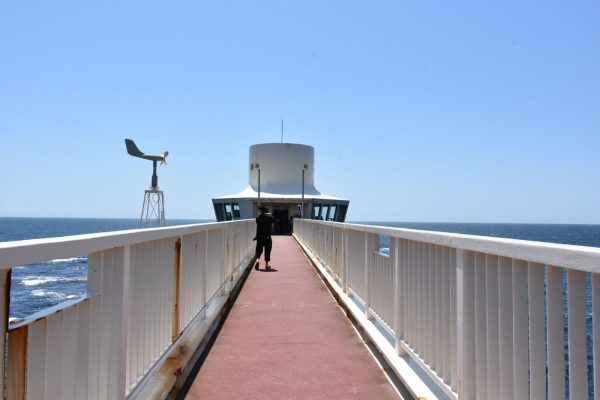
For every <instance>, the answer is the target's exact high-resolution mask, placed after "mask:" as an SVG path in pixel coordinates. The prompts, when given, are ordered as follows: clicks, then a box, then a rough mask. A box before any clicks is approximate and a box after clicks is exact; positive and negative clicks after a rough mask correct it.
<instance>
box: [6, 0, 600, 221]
mask: <svg viewBox="0 0 600 400" xmlns="http://www.w3.org/2000/svg"><path fill="white" fill-rule="evenodd" d="M202 3H204V4H202ZM598 21H600V2H598V1H597V0H594V1H572V2H566V1H501V2H493V3H492V2H480V1H472V2H448V1H377V2H365V1H302V2H300V1H298V2H282V1H262V2H247V1H239V2H232V1H218V2H198V1H189V2H178V1H172V2H150V1H147V0H145V1H128V2H105V1H96V2H81V1H72V2H66V1H51V2H44V1H38V2H29V1H1V2H0V139H1V141H0V146H1V147H0V149H1V152H2V156H1V157H0V171H1V172H0V178H1V180H2V191H1V195H0V216H56V217H132V218H136V217H138V215H139V212H140V208H141V202H142V197H143V190H144V189H145V188H146V187H147V186H148V185H149V183H150V173H151V171H150V170H151V167H150V163H147V162H143V161H141V160H137V159H134V158H131V157H129V156H127V154H126V152H125V146H124V143H123V139H124V138H132V139H134V140H136V142H137V143H138V144H139V145H140V147H141V148H142V150H143V151H146V152H160V151H162V150H165V149H168V150H169V151H170V153H171V155H170V156H169V159H168V166H167V167H161V168H160V172H159V180H160V182H159V183H160V186H161V188H162V189H164V190H165V193H166V213H167V217H168V218H213V217H214V216H213V210H212V204H211V198H212V197H213V196H221V195H226V194H229V193H233V192H237V191H239V190H241V189H243V188H244V187H245V185H246V184H247V179H248V178H247V171H246V166H247V159H248V147H249V146H250V145H252V144H255V143H264V142H278V141H279V140H280V121H281V118H283V119H284V120H285V136H284V141H286V142H293V143H304V144H309V145H312V146H314V147H315V152H316V156H315V158H316V159H315V162H316V167H315V182H316V186H317V188H318V189H319V190H321V191H322V192H324V193H327V194H331V195H336V196H339V197H344V198H348V199H350V200H351V203H350V210H349V214H348V219H349V220H375V221H377V220H382V221H383V220H385V221H453V222H461V221H464V222H556V223H571V222H572V223H600V23H599V22H598Z"/></svg>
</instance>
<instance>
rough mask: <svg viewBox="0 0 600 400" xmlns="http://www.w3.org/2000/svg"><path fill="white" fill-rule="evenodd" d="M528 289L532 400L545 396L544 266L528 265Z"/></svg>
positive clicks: (530, 388)
mask: <svg viewBox="0 0 600 400" xmlns="http://www.w3.org/2000/svg"><path fill="white" fill-rule="evenodd" d="M528 272H529V274H528V282H527V283H528V284H527V287H528V289H529V355H530V360H529V393H530V396H531V398H532V399H543V398H544V397H545V396H546V354H545V343H544V342H545V338H546V335H545V332H544V265H543V264H538V263H531V262H530V263H528Z"/></svg>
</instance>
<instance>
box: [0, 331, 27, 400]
mask: <svg viewBox="0 0 600 400" xmlns="http://www.w3.org/2000/svg"><path fill="white" fill-rule="evenodd" d="M28 328H29V325H24V326H22V327H20V328H17V329H16V330H12V331H10V332H8V371H7V374H6V375H7V376H6V385H7V389H6V398H7V399H8V400H21V399H25V398H27V396H26V393H25V391H26V381H27V336H28V331H29V329H28ZM2 380H3V381H4V377H2Z"/></svg>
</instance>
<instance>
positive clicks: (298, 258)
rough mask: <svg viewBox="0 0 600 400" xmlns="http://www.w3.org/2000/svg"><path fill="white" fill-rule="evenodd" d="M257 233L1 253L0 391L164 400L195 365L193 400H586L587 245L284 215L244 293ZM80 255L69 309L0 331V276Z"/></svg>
mask: <svg viewBox="0 0 600 400" xmlns="http://www.w3.org/2000/svg"><path fill="white" fill-rule="evenodd" d="M255 229H256V224H255V222H254V220H251V219H249V220H241V221H230V222H220V223H210V224H197V225H186V226H175V227H164V228H155V229H137V230H130V231H119V232H107V233H98V234H88V235H78V236H69V237H61V238H48V239H35V240H25V241H16V242H4V243H0V272H1V274H0V278H1V282H0V283H1V285H0V298H2V299H3V307H2V311H3V313H2V314H1V315H0V329H2V331H3V332H4V335H0V338H1V342H0V346H1V347H2V348H6V354H5V357H4V360H5V362H3V363H0V367H1V368H2V371H0V373H2V374H4V373H5V375H6V379H5V381H0V382H1V383H2V384H4V385H5V386H4V387H3V388H0V389H1V390H3V391H4V393H6V397H7V398H9V399H23V398H28V399H99V400H103V399H155V398H156V399H163V398H167V397H170V398H175V397H176V396H177V395H178V393H179V394H182V393H183V392H181V391H180V392H177V390H178V388H181V387H184V386H182V383H181V381H182V379H184V378H185V377H186V376H190V377H191V376H193V375H194V369H195V366H198V365H199V363H198V360H200V361H202V360H204V362H203V363H202V365H201V368H200V370H199V373H198V374H197V375H196V378H195V382H193V384H191V387H190V390H189V392H188V395H189V398H190V399H193V398H200V397H201V398H228V397H229V398H237V397H245V398H258V397H260V398H269V397H270V398H338V397H339V398H344V397H348V398H353V397H355V398H359V397H360V398H389V397H388V396H392V397H393V396H395V395H396V393H395V392H394V387H398V388H400V389H399V390H400V391H401V393H402V394H403V395H405V396H404V397H405V398H411V397H412V398H424V399H436V398H439V399H443V398H449V399H469V400H470V399H509V398H510V399H528V398H532V399H533V398H535V399H537V398H548V399H549V400H559V399H564V398H570V399H583V398H588V396H589V395H590V394H595V393H594V392H595V390H594V389H595V388H596V387H598V384H599V383H598V382H600V346H598V344H599V343H600V323H599V322H598V321H600V318H595V317H596V316H597V315H598V312H599V310H600V249H598V248H595V247H584V246H571V245H561V244H554V243H541V242H532V241H524V240H512V239H502V238H493V237H482V236H472V235H461V234H453V233H444V232H430V231H422V230H411V229H400V228H386V227H377V226H366V225H356V224H345V223H338V222H326V221H316V220H307V219H297V220H295V221H294V234H293V236H292V237H289V236H288V237H276V238H275V244H274V250H273V257H272V258H273V261H272V266H273V267H274V269H276V270H277V271H273V272H265V271H264V264H262V266H261V271H254V270H252V271H251V272H250V274H249V277H248V278H247V280H246V281H245V284H244V285H242V284H243V283H244V279H245V276H246V275H247V272H248V270H249V269H250V268H252V267H253V262H254V242H253V241H252V237H253V236H254V232H255ZM383 242H385V243H387V245H386V248H385V249H382V248H381V243H383ZM384 250H385V251H384ZM85 255H87V259H88V277H87V292H86V293H85V294H84V295H83V296H81V297H79V298H74V299H70V300H68V301H65V302H63V303H60V304H58V305H56V306H54V307H52V308H49V309H44V310H40V311H39V312H38V313H36V314H34V315H30V316H28V317H26V318H23V319H20V320H16V321H12V322H11V323H8V315H7V311H8V308H9V291H10V285H9V283H10V275H11V270H12V269H13V268H16V267H19V268H25V269H27V268H28V264H31V263H37V262H43V261H50V260H55V259H61V258H67V257H73V256H85ZM219 328H220V332H219ZM355 328H356V331H358V333H359V334H357V332H356V331H355V330H354V329H355ZM216 333H219V334H218V335H216V336H215V334H216ZM215 337H216V339H214V343H213V345H212V347H211V346H210V343H211V342H212V341H213V338H215ZM365 343H366V344H368V347H369V349H370V350H373V351H372V353H373V354H374V355H376V356H377V357H378V361H379V364H380V365H381V366H379V365H378V363H377V362H376V361H375V359H373V358H372V357H371V356H370V355H369V351H368V350H367V347H365V346H364V344H365ZM202 349H208V351H207V353H206V354H204V356H199V354H200V355H201V354H203V353H202ZM566 356H568V358H567V357H566ZM203 357H204V358H203ZM565 360H567V361H565ZM381 368H383V369H385V371H386V372H387V373H388V376H390V381H392V382H394V383H395V385H392V384H390V383H389V382H388V381H387V378H386V376H385V375H384V374H383V372H382V371H381ZM567 374H568V375H567ZM567 376H568V380H567V379H566V378H567ZM186 382H189V381H187V380H186ZM567 393H568V394H567ZM242 394H243V395H242Z"/></svg>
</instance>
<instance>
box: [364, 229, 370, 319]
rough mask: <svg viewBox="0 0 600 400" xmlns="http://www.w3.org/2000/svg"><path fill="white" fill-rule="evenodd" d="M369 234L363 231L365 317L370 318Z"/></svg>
mask: <svg viewBox="0 0 600 400" xmlns="http://www.w3.org/2000/svg"><path fill="white" fill-rule="evenodd" d="M369 275H370V274H369V234H368V233H367V232H365V317H367V319H371V312H370V311H369V309H370V308H371V282H370V279H369Z"/></svg>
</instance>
